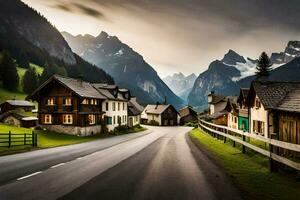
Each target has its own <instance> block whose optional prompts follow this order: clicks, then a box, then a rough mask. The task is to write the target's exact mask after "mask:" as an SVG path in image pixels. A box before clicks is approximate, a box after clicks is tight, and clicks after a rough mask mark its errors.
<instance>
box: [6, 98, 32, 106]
mask: <svg viewBox="0 0 300 200" xmlns="http://www.w3.org/2000/svg"><path fill="white" fill-rule="evenodd" d="M5 102H6V103H9V104H10V105H12V106H28V107H32V106H34V105H33V103H31V102H29V101H25V100H7V101H5Z"/></svg>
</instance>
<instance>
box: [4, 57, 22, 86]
mask: <svg viewBox="0 0 300 200" xmlns="http://www.w3.org/2000/svg"><path fill="white" fill-rule="evenodd" d="M0 65H1V66H0V69H1V70H0V71H1V77H2V83H3V87H4V88H5V89H8V90H11V91H16V90H17V89H18V86H19V75H18V73H17V65H16V63H15V61H14V60H13V59H12V57H10V55H9V54H8V53H7V52H4V53H3V55H2V61H1V64H0Z"/></svg>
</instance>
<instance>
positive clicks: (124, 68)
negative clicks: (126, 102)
mask: <svg viewBox="0 0 300 200" xmlns="http://www.w3.org/2000/svg"><path fill="white" fill-rule="evenodd" d="M62 34H63V36H64V37H65V39H66V40H67V42H68V43H69V45H70V46H71V48H72V50H73V51H75V52H76V53H77V54H79V55H80V56H81V57H82V58H84V59H86V60H88V61H89V62H92V63H93V64H95V65H97V66H99V67H100V68H102V69H104V70H105V71H107V72H108V73H109V74H110V75H112V76H113V77H114V79H115V81H116V83H117V84H119V85H121V86H124V87H127V88H129V89H130V90H131V91H132V93H133V94H134V95H136V96H137V97H138V99H140V100H142V102H141V103H144V104H146V103H156V102H157V101H159V102H162V101H164V99H165V97H166V98H167V102H169V103H171V104H173V105H175V107H177V108H179V107H180V106H181V105H182V103H183V101H182V100H181V99H180V98H179V97H177V96H176V95H175V94H174V93H173V92H172V91H171V90H170V89H169V87H168V86H167V85H166V84H165V83H164V82H163V81H162V80H161V79H160V77H159V76H158V74H157V72H156V71H155V70H154V69H153V68H152V67H151V66H150V65H149V64H148V63H146V62H145V60H144V59H143V57H142V56H141V55H140V54H138V53H137V52H135V51H134V50H133V49H132V48H130V47H129V46H128V45H126V44H124V43H122V42H121V41H120V40H119V39H118V38H117V37H115V36H109V35H108V34H107V33H105V32H101V33H100V34H99V35H98V36H97V37H93V36H91V35H84V36H82V35H78V36H73V35H71V34H69V33H66V32H63V33H62Z"/></svg>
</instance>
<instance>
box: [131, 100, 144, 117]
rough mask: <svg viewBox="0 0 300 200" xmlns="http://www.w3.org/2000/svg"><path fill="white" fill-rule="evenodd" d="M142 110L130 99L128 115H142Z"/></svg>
mask: <svg viewBox="0 0 300 200" xmlns="http://www.w3.org/2000/svg"><path fill="white" fill-rule="evenodd" d="M141 113H142V111H140V110H139V109H138V108H136V107H135V105H134V104H133V103H132V102H131V101H129V102H128V116H137V115H140V114H141Z"/></svg>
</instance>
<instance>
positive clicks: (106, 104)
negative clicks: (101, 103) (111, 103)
mask: <svg viewBox="0 0 300 200" xmlns="http://www.w3.org/2000/svg"><path fill="white" fill-rule="evenodd" d="M105 110H106V111H108V110H109V108H108V102H106V103H105Z"/></svg>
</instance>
